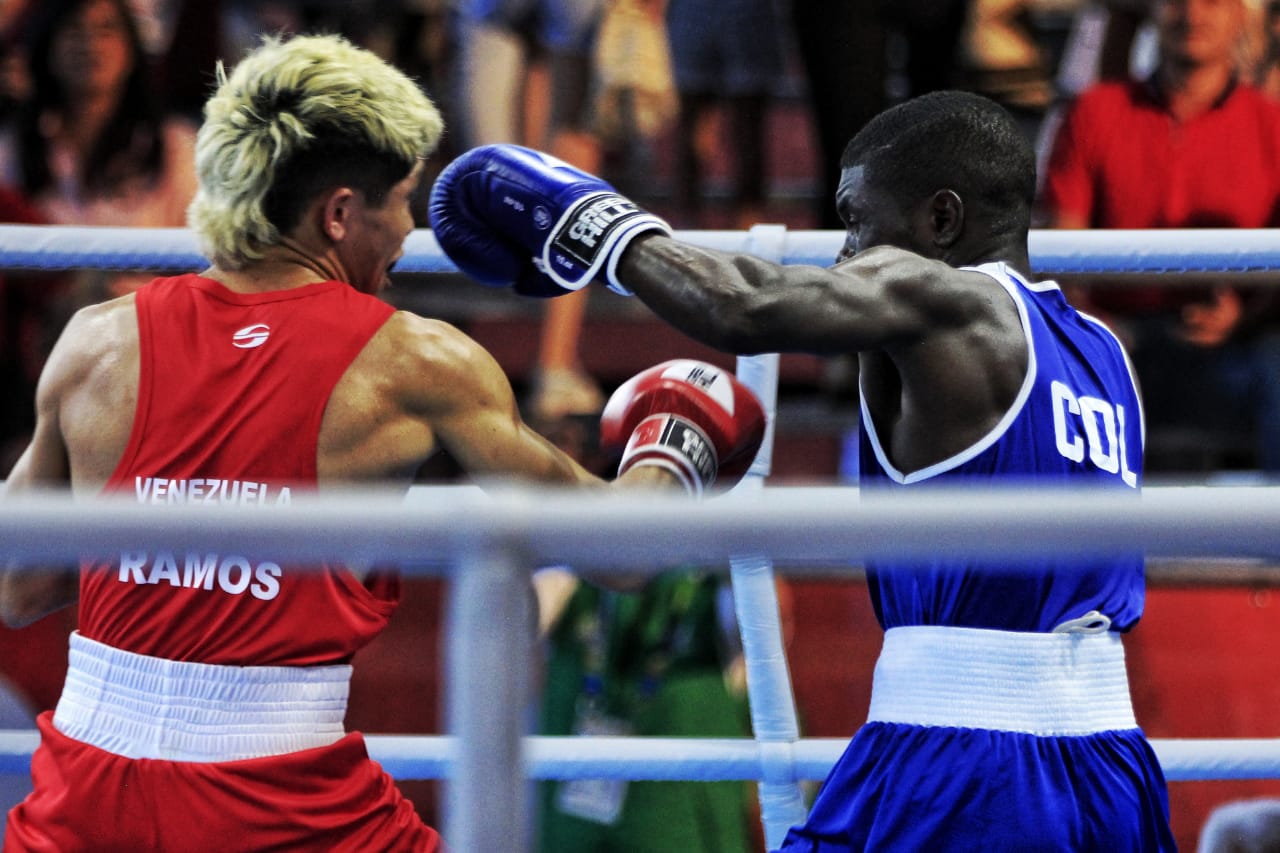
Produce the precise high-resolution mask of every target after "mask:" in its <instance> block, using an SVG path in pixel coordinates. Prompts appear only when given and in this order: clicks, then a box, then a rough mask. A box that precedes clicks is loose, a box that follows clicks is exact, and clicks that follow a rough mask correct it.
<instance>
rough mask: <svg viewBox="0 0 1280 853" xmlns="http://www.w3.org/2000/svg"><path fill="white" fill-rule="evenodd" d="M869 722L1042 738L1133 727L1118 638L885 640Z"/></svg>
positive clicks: (908, 634)
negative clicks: (1006, 732) (951, 728)
mask: <svg viewBox="0 0 1280 853" xmlns="http://www.w3.org/2000/svg"><path fill="white" fill-rule="evenodd" d="M868 719H869V720H872V721H877V722H886V723H907V724H910V725H917V726H954V727H960V728H973V729H994V730H997V731H1011V732H1026V733H1029V734H1036V735H1084V734H1091V733H1094V732H1101V731H1115V730H1122V729H1133V728H1137V722H1136V721H1135V719H1134V716H1133V705H1132V703H1131V702H1130V700H1129V678H1128V675H1127V673H1126V671H1125V666H1124V647H1123V646H1122V645H1121V643H1120V635H1119V634H1116V633H1114V632H1104V633H1096V634H1080V633H1058V634H1033V633H1024V632H1015V631H990V630H983V629H979V628H952V627H945V626H924V625H919V626H909V627H903V628H891V629H889V630H888V631H886V632H885V635H884V648H883V650H882V651H881V652H880V658H879V660H878V661H877V662H876V671H875V680H874V682H873V685H872V689H871V710H870V712H869V714H868Z"/></svg>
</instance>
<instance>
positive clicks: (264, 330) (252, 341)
mask: <svg viewBox="0 0 1280 853" xmlns="http://www.w3.org/2000/svg"><path fill="white" fill-rule="evenodd" d="M270 334H271V327H270V326H268V325H267V324H266V323H254V324H253V325H252V326H245V327H244V328H243V329H240V330H239V331H237V332H236V333H235V334H234V335H232V336H231V344H232V346H236V347H239V348H240V349H253V348H254V347H260V346H262V345H263V344H265V343H266V342H267V336H268V335H270Z"/></svg>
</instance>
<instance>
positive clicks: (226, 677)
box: [53, 632, 351, 762]
mask: <svg viewBox="0 0 1280 853" xmlns="http://www.w3.org/2000/svg"><path fill="white" fill-rule="evenodd" d="M350 682H351V667H350V666H346V665H341V666H317V667H294V666H221V665H216V664H207V663H191V662H187V661H171V660H165V659H164V658H157V657H150V656H148V655H140V654H135V653H133V652H127V651H124V650H122V649H117V648H113V647H112V646H108V645H105V644H103V643H99V642H96V641H94V640H90V639H88V638H87V637H84V636H82V635H81V634H79V633H78V632H77V633H73V634H72V635H71V652H70V665H69V667H68V670H67V680H66V683H65V684H64V685H63V688H62V697H61V698H60V699H59V700H58V707H57V709H56V710H55V711H54V714H53V724H54V726H55V727H56V728H57V729H58V731H60V732H62V733H63V734H65V735H67V736H69V737H73V738H75V739H76V740H79V741H83V742H85V743H88V744H92V745H93V746H96V747H98V748H99V749H105V750H107V751H108V752H113V753H115V754H116V755H123V756H126V757H128V758H162V759H167V760H169V761H197V762H208V761H236V760H239V759H242V758H260V757H262V756H266V755H281V754H283V753H286V752H296V751H298V750H301V749H311V748H313V747H318V746H327V745H329V744H331V743H334V742H336V741H338V740H339V739H341V738H342V737H343V736H344V735H345V734H346V732H345V729H344V727H343V719H344V717H345V716H346V711H347V693H348V690H349V687H350Z"/></svg>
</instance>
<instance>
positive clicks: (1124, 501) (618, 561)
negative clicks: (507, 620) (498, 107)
mask: <svg viewBox="0 0 1280 853" xmlns="http://www.w3.org/2000/svg"><path fill="white" fill-rule="evenodd" d="M584 518H590V520H591V523H590V528H591V533H592V535H591V536H584V535H583V519H584ZM1277 522H1280V489H1278V488H1272V487H1266V486H1233V487H1212V486H1203V487H1189V486H1188V487H1154V486H1153V487H1149V488H1148V489H1146V490H1145V491H1144V492H1143V494H1142V496H1141V497H1140V498H1134V497H1131V496H1130V495H1129V494H1127V493H1125V494H1117V493H1115V492H1105V493H1102V492H1099V493H1093V492H1090V491H1088V490H1084V491H1059V490H1048V489H1045V490H1040V491H1034V490H1033V491H1022V490H1016V489H1008V490H998V489H989V490H987V489H976V488H965V489H962V490H947V489H932V490H928V491H927V492H926V491H924V490H921V493H918V494H917V493H912V494H897V493H894V494H886V495H883V496H877V497H876V499H875V500H874V501H864V500H860V499H859V495H858V492H857V490H856V489H852V488H838V487H835V488H807V487H792V488H787V487H782V488H772V489H767V490H764V491H762V492H761V493H759V494H739V493H738V492H732V493H730V494H728V495H725V496H723V497H718V498H715V499H713V500H708V501H704V502H701V503H694V502H691V501H688V500H684V499H678V498H674V497H672V498H664V497H660V496H655V495H651V494H628V493H625V492H624V491H622V490H619V491H618V492H610V493H608V496H607V499H602V496H601V494H600V493H598V492H593V493H591V494H590V495H584V494H581V493H578V492H575V491H572V490H566V491H547V490H532V489H522V488H517V487H511V488H497V487H491V489H490V490H489V491H486V492H479V491H473V490H470V489H461V490H459V492H458V494H457V495H456V496H451V497H450V499H449V500H447V501H439V502H436V501H429V500H408V501H400V500H394V499H390V498H387V497H385V496H378V495H371V494H365V493H359V492H355V493H352V494H350V495H335V494H330V495H327V496H323V497H315V498H312V499H310V500H306V499H303V498H295V499H294V503H293V505H291V506H288V507H279V508H274V509H272V511H270V512H265V511H263V509H262V508H259V507H239V506H228V507H218V508H212V507H196V506H182V505H172V506H163V507H157V506H150V505H147V506H142V505H138V504H136V503H133V502H131V501H128V500H122V501H108V500H98V501H91V502H85V501H82V502H74V503H73V502H71V501H68V500H67V499H64V498H61V497H58V496H55V495H37V494H32V495H24V496H23V499H22V501H21V502H17V501H15V502H12V503H3V504H0V543H2V544H0V555H3V556H4V557H8V558H13V559H20V560H29V561H50V560H75V559H76V557H77V556H78V555H79V554H82V553H104V552H106V553H110V552H114V551H129V550H136V549H137V548H138V547H139V543H148V544H149V545H150V547H151V548H152V549H153V550H173V551H179V552H181V551H186V550H201V549H210V550H217V549H219V548H221V549H227V550H236V551H241V552H246V553H255V554H262V555H263V556H264V557H267V556H278V557H281V556H282V557H288V558H291V559H292V558H296V559H305V560H315V559H357V560H364V559H388V560H394V561H397V562H401V563H405V564H406V565H407V567H408V568H406V571H414V570H415V568H416V565H415V564H422V563H423V561H428V563H427V564H426V565H428V566H431V565H435V566H439V565H441V564H445V563H450V562H454V561H456V560H458V559H463V558H465V557H467V556H468V555H470V554H473V553H475V552H476V551H478V550H487V549H490V548H494V547H499V548H506V549H516V550H517V551H518V552H519V553H520V554H521V557H522V559H523V560H524V561H525V562H526V563H533V564H536V565H552V564H555V563H557V562H563V563H566V564H568V565H590V566H593V567H595V566H599V567H600V568H601V569H602V570H608V569H610V568H617V567H621V568H622V569H623V570H624V571H634V570H635V568H636V567H637V566H640V565H652V566H655V567H656V566H660V565H679V564H681V563H709V564H713V565H714V564H723V563H724V562H726V561H727V560H729V559H730V558H731V557H733V556H734V555H736V554H764V555H768V556H769V557H771V558H772V559H774V560H775V561H780V562H779V564H780V565H782V566H787V565H788V564H790V565H791V566H792V567H793V568H794V566H795V564H796V563H801V564H803V563H805V562H808V561H818V562H823V563H834V564H837V565H838V564H848V563H850V562H852V561H859V562H860V561H862V560H864V559H866V558H868V557H877V558H922V557H925V558H927V557H930V556H936V555H939V554H957V553H966V554H972V555H975V556H985V557H1002V556H1003V557H1016V556H1023V555H1027V554H1035V553H1043V552H1046V551H1049V552H1053V553H1056V554H1058V555H1060V556H1064V557H1066V556H1088V555H1099V554H1110V553H1114V552H1116V551H1118V550H1126V549H1135V548H1137V549H1145V550H1146V553H1147V554H1148V555H1149V556H1156V557H1192V556H1234V557H1276V556H1280V523H1277ZM1082 531H1087V533H1083V534H1082ZM655 570H656V569H655Z"/></svg>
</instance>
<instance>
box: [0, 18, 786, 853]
mask: <svg viewBox="0 0 1280 853" xmlns="http://www.w3.org/2000/svg"><path fill="white" fill-rule="evenodd" d="M218 82H219V86H218V90H217V92H216V93H215V94H214V95H213V96H212V98H211V99H210V101H209V102H208V104H207V105H206V110H205V122H204V124H203V126H202V128H201V130H200V134H199V138H198V144H197V154H196V159H197V167H198V171H199V178H200V190H199V193H198V195H197V197H196V199H195V201H194V202H193V204H192V206H191V209H190V214H189V217H190V222H191V225H192V227H193V228H194V230H195V231H196V232H197V234H198V235H199V236H200V238H201V240H202V243H203V246H204V249H205V252H206V254H207V256H208V257H210V258H211V259H212V261H213V265H212V266H211V267H210V268H209V269H207V270H205V271H204V272H203V273H201V274H199V275H194V274H192V275H182V276H177V277H170V278H158V279H156V280H154V281H152V282H151V283H150V284H148V285H146V286H144V287H143V288H141V289H140V290H139V291H138V292H137V293H136V294H131V295H129V296H125V297H122V298H120V299H116V300H113V301H111V302H107V303H104V304H102V305H98V306H93V307H90V308H87V309H84V310H83V311H81V312H79V313H78V314H77V315H76V316H75V318H74V319H73V320H72V321H71V322H70V324H69V325H68V327H67V328H66V330H65V331H64V333H63V335H62V337H61V339H60V341H59V342H58V344H57V346H56V347H55V349H54V352H53V354H52V356H51V357H50V359H49V362H48V365H47V367H46V369H45V372H44V374H43V376H42V378H41V381H40V387H39V390H38V392H37V413H38V423H37V426H36V430H35V435H34V438H33V439H32V442H31V444H30V445H29V447H28V448H27V450H26V452H25V453H24V455H23V456H22V458H21V460H20V461H19V462H18V463H17V465H16V466H15V468H14V470H13V472H12V473H11V475H10V477H9V479H8V481H7V488H6V494H7V496H8V497H9V499H15V498H14V496H15V495H20V494H21V493H23V492H27V491H31V490H34V489H37V488H47V487H53V486H59V487H60V486H67V485H69V486H70V488H71V490H72V492H73V493H74V494H77V495H86V496H92V495H98V494H101V493H110V494H119V495H125V496H133V497H134V498H135V499H136V500H137V501H139V502H140V503H143V504H172V503H184V504H199V505H202V506H205V505H214V504H235V505H238V506H253V507H261V508H262V510H263V511H264V512H267V511H270V508H271V507H273V506H279V505H282V504H286V503H289V502H290V501H292V500H293V499H294V497H295V496H296V495H298V494H299V493H302V492H307V491H316V490H325V489H328V488H333V487H341V486H343V485H351V484H358V483H375V482H376V483H379V484H382V485H387V484H390V485H391V486H393V487H397V488H399V489H401V490H403V489H404V488H406V487H407V486H408V485H409V483H410V482H411V478H412V476H413V474H414V472H416V471H417V470H418V468H419V467H420V466H421V464H422V462H423V461H424V460H425V459H427V458H428V457H429V456H430V455H431V454H432V453H433V452H435V451H436V450H437V449H438V448H447V449H448V451H449V452H450V453H451V454H452V456H453V457H454V458H455V459H456V460H457V461H458V462H459V463H460V464H461V465H462V467H463V468H464V469H466V470H467V471H468V472H470V473H472V474H476V475H495V474H503V475H508V476H514V477H517V478H521V479H523V480H526V481H531V482H543V483H548V484H560V485H569V484H580V485H583V486H597V487H601V486H604V483H603V482H602V481H601V480H599V479H597V478H595V477H593V476H592V475H590V474H588V473H587V471H585V470H584V469H583V468H582V467H581V466H579V465H578V464H577V463H575V462H574V461H572V460H571V459H570V458H569V457H568V456H566V455H565V454H563V453H561V452H560V451H559V450H557V449H556V448H555V447H554V446H553V445H552V444H551V443H550V442H548V441H547V440H546V439H544V438H543V437H541V436H539V435H538V434H537V433H535V432H533V431H532V430H530V429H529V428H528V427H527V426H526V425H525V424H524V423H523V422H522V420H521V419H520V416H519V414H518V411H517V407H516V403H515V399H514V395H513V392H512V389H511V386H510V384H509V382H508V381H507V379H506V377H505V376H504V374H503V373H502V371H501V369H500V368H499V366H498V364H497V362H496V361H495V360H494V359H493V358H492V357H491V356H490V355H489V354H488V353H487V352H485V351H484V350H483V349H482V348H481V347H480V346H479V345H477V344H476V343H475V342H474V341H472V340H471V339H470V338H468V337H467V336H465V335H463V334H462V333H461V332H459V331H458V330H457V329H455V328H453V327H452V326H450V325H448V324H446V323H443V322H439V321H436V320H430V319H424V318H422V317H419V316H416V315H413V314H410V313H407V312H403V311H395V310H393V309H392V308H391V307H390V306H388V305H387V304H385V303H384V302H382V301H381V300H379V299H378V298H377V297H376V294H377V293H378V291H379V290H380V289H381V288H382V286H383V284H384V282H385V281H386V277H387V272H388V270H389V269H390V268H391V266H392V265H393V264H394V263H395V261H396V260H397V259H398V258H399V257H400V255H401V254H402V251H403V243H404V240H405V238H406V236H407V235H408V234H409V232H410V231H411V230H412V228H413V227H414V222H413V218H412V215H411V213H410V197H411V194H412V193H413V192H414V190H415V188H416V187H417V185H418V182H419V179H420V175H421V172H422V163H421V161H422V158H424V157H426V156H427V155H428V154H430V152H431V151H432V150H433V149H434V147H435V145H436V143H437V142H438V140H439V137H440V134H441V131H442V124H441V120H440V116H439V114H438V112H437V111H436V109H435V107H434V106H433V105H432V103H431V101H430V100H429V99H428V98H427V97H426V95H425V94H424V93H423V92H422V91H421V90H420V89H419V88H418V86H417V85H416V84H415V83H413V81H411V80H409V79H408V78H406V77H405V76H404V75H403V74H401V73H400V72H399V71H397V70H395V69H393V68H392V67H390V66H389V65H387V64H386V63H384V62H382V61H381V60H380V59H378V58H377V57H375V56H374V55H373V54H371V53H369V52H367V51H364V50H361V49H358V48H356V47H354V46H352V45H350V44H349V43H347V42H345V41H344V40H342V39H340V38H337V37H298V38H295V39H292V40H290V41H284V42H281V41H278V40H274V39H269V40H267V41H265V42H264V43H263V45H262V46H261V47H259V48H258V49H257V50H256V51H254V52H253V53H251V54H250V55H248V56H247V57H246V58H244V59H243V60H241V62H240V63H239V64H238V65H237V67H236V68H235V69H234V71H233V73H232V74H231V75H230V77H229V78H228V76H227V75H226V73H225V71H223V70H222V69H221V68H220V69H219V74H218ZM711 370H712V371H713V372H714V368H711ZM654 381H656V380H654ZM663 381H664V383H665V384H663V386H662V389H659V391H660V394H665V395H667V396H666V398H665V400H664V401H663V402H661V403H658V404H657V407H656V410H655V409H654V408H653V403H652V401H653V400H654V399H655V393H658V391H655V389H653V388H650V389H649V390H648V393H647V396H646V399H647V400H649V401H650V402H649V403H646V404H645V405H647V406H649V407H650V408H648V409H645V410H644V411H641V412H638V413H636V412H635V411H634V405H632V403H631V401H629V400H621V401H620V402H619V404H618V405H616V406H614V407H613V411H615V413H616V412H618V411H620V410H624V411H625V412H627V413H629V414H628V417H629V418H630V419H629V420H626V421H625V422H626V423H632V422H641V421H643V422H644V423H649V421H650V420H652V418H653V417H655V416H660V417H670V418H675V417H677V416H676V415H672V414H662V413H664V412H670V411H674V410H678V412H679V417H680V418H683V419H684V421H686V422H689V423H692V424H695V425H701V426H703V427H714V429H705V430H704V432H705V434H707V435H709V436H711V440H712V441H714V442H716V443H717V446H716V448H715V450H716V451H718V452H719V454H720V458H722V459H728V458H731V457H732V456H733V455H734V454H735V453H739V452H754V447H755V446H758V443H759V440H760V435H761V434H762V433H763V414H762V413H759V410H758V408H757V409H756V410H755V411H756V412H757V419H758V420H759V423H750V424H747V428H745V429H744V430H742V431H740V432H739V431H737V430H736V426H737V424H738V423H739V420H740V418H738V417H736V416H734V415H733V414H728V415H726V413H725V412H724V411H723V410H722V409H723V407H721V406H719V404H717V403H716V402H715V401H714V400H713V399H712V397H711V396H710V395H708V394H706V393H704V391H703V390H702V385H705V384H706V382H705V376H703V377H702V378H701V380H700V381H701V383H702V384H701V385H695V384H694V383H690V382H685V383H683V384H682V383H681V382H680V381H679V378H678V377H677V378H676V379H674V380H671V381H667V380H665V379H664V380H663ZM717 381H720V382H721V386H722V387H723V386H725V385H728V386H729V387H730V388H731V389H734V388H737V386H734V385H733V379H732V377H731V376H724V375H721V376H720V378H719V380H717ZM633 390H634V389H633ZM636 397H637V399H638V398H639V395H638V394H637V395H636ZM704 406H705V408H703V407H704ZM749 408H750V407H749V406H743V405H739V407H738V412H739V414H742V413H744V412H746V411H747V410H748V409H749ZM655 412H656V414H655ZM633 444H634V442H633ZM667 451H669V452H667V453H665V454H664V453H662V452H655V451H653V449H652V448H650V449H649V450H648V451H646V450H645V448H644V447H637V448H635V449H633V451H632V453H631V456H630V459H629V461H626V462H624V469H625V472H624V474H622V475H620V476H619V478H618V480H617V481H615V482H619V483H622V482H625V483H627V484H629V485H637V486H651V487H663V488H671V487H673V486H675V485H676V484H677V483H678V482H680V481H681V480H680V478H678V477H677V476H676V475H675V474H674V473H673V470H679V471H681V473H682V475H683V477H684V480H685V483H686V485H689V487H690V490H691V491H692V490H694V489H693V485H697V486H698V487H699V488H700V487H701V485H702V483H697V484H693V485H690V484H689V483H688V479H689V478H690V477H698V476H704V477H705V475H707V474H708V472H709V474H710V476H711V477H714V473H715V472H714V465H713V466H712V468H710V469H708V468H707V467H706V466H705V465H702V466H701V467H699V466H685V469H681V466H679V465H673V464H672V462H671V459H672V458H673V457H672V454H675V455H676V457H678V453H677V452H676V451H675V450H672V449H670V448H668V449H667ZM700 458H701V457H700ZM677 461H678V459H677ZM655 463H657V464H655ZM686 469H687V470H686ZM398 592H399V590H398V586H397V584H396V580H395V577H394V576H393V575H389V574H384V573H378V572H360V571H357V570H355V569H353V568H351V567H345V566H340V565H327V566H319V567H317V566H306V567H301V566H295V565H291V564H289V563H288V561H285V560H279V558H272V559H264V558H262V557H261V556H260V555H259V556H255V555H253V554H242V553H235V552H233V551H227V552H215V553H208V552H203V551H199V552H197V551H194V550H191V551H165V550H160V549H154V548H148V547H147V543H139V547H138V550H135V551H128V552H125V553H121V554H113V555H102V558H101V561H100V562H89V563H87V564H85V565H83V566H81V567H80V570H79V571H78V572H67V571H61V572H59V571H47V572H43V573H32V572H30V571H21V572H17V571H9V572H5V573H2V574H0V616H3V617H4V620H5V621H6V622H8V623H10V624H13V625H19V624H24V623H27V622H30V621H32V620H34V619H36V618H39V617H40V616H41V615H43V614H45V613H48V612H50V611H52V610H55V609H58V608H60V607H64V606H68V605H70V604H73V603H75V602H76V601H77V600H78V602H79V606H80V619H79V631H78V632H77V633H76V634H74V635H73V637H72V640H71V650H70V666H69V671H68V675H67V680H66V683H65V685H64V687H63V691H62V696H61V698H60V700H59V702H58V705H57V708H56V710H55V711H53V712H48V713H45V714H44V715H42V716H41V718H40V720H39V727H40V731H41V735H42V739H41V745H40V746H39V748H38V749H37V750H36V752H35V754H34V756H33V759H32V776H33V782H34V788H35V789H34V792H33V793H32V794H31V796H29V797H28V798H27V800H26V801H24V802H23V803H22V804H20V805H19V806H17V807H15V808H14V809H13V810H12V811H11V812H10V814H9V819H8V824H7V830H6V836H5V843H4V850H5V851H6V853H9V851H28V850H31V851H34V850H49V851H55V850H56V851H62V853H65V852H66V851H73V850H92V851H103V850H164V851H168V853H173V851H202V852H203V851H209V850H220V851H227V850H265V849H271V850H286V849H287V850H291V851H298V850H314V851H375V850H377V851H383V850H412V851H432V850H436V849H439V847H440V842H439V838H438V837H437V835H436V833H435V831H434V830H433V829H431V828H430V827H428V826H426V825H425V824H424V823H423V822H422V821H421V820H420V819H419V817H418V816H417V814H416V813H415V812H414V810H413V807H412V805H411V804H409V802H408V801H407V800H405V799H404V798H403V797H402V796H401V795H400V793H399V791H398V790H397V788H396V786H395V784H394V782H393V781H392V780H391V778H390V777H389V776H388V775H387V774H386V773H385V772H383V770H382V769H381V768H380V767H379V766H378V765H377V764H376V763H374V762H373V761H371V760H370V759H369V757H368V754H367V752H366V750H365V745H364V742H363V740H362V738H361V736H360V735H359V734H358V733H354V732H353V733H348V732H346V731H345V729H344V726H343V717H344V715H345V710H346V699H347V690H348V684H349V678H350V666H349V663H350V661H351V658H352V656H353V655H354V654H355V652H356V651H357V650H358V649H360V648H361V647H362V646H364V645H365V644H366V643H367V642H368V641H369V640H370V639H371V638H373V637H374V636H375V635H376V634H377V633H378V632H379V631H381V630H382V629H383V627H384V626H385V625H386V624H387V620H388V618H389V617H390V615H391V613H392V611H393V609H394V607H395V604H396V601H397V597H398Z"/></svg>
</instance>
